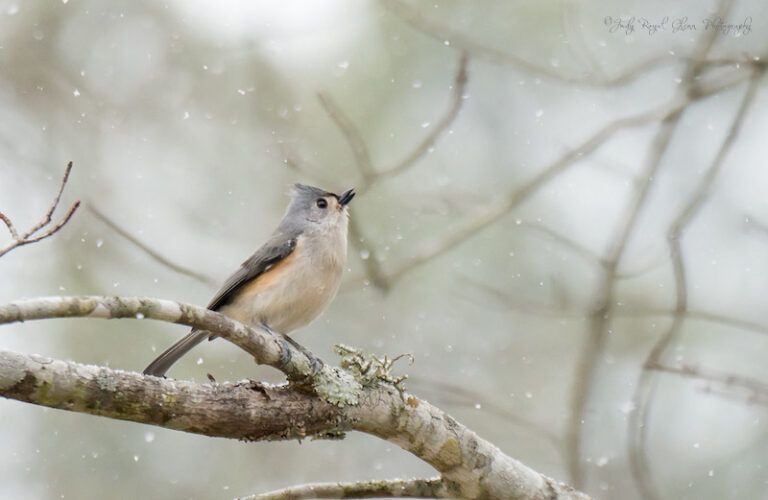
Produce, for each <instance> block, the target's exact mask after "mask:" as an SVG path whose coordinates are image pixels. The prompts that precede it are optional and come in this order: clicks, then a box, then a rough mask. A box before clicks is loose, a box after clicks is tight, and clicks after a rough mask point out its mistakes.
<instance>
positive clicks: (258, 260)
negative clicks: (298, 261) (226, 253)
mask: <svg viewBox="0 0 768 500" xmlns="http://www.w3.org/2000/svg"><path fill="white" fill-rule="evenodd" d="M296 242H297V238H296V237H290V236H288V235H285V234H282V233H278V234H275V235H274V236H272V238H270V239H269V241H267V242H266V243H265V244H264V245H262V246H261V248H259V249H258V250H256V253H254V254H253V255H251V256H250V257H249V258H248V259H247V260H246V261H245V262H243V263H242V264H241V265H240V269H238V270H237V271H235V273H234V274H233V275H232V276H230V277H229V278H227V281H225V282H224V285H222V287H221V289H220V290H219V291H218V292H217V293H216V295H215V296H214V297H213V299H211V302H210V303H209V304H208V309H210V310H212V311H217V310H218V309H219V308H221V307H222V306H225V305H227V304H228V303H229V302H230V301H231V300H232V299H233V298H234V297H235V295H237V291H238V290H239V289H240V287H241V286H243V285H246V284H248V283H250V282H251V281H253V280H255V279H256V278H258V277H259V276H261V275H262V274H264V273H265V272H267V271H269V270H270V269H272V268H273V267H274V266H275V265H276V264H277V263H279V262H280V261H281V260H283V259H284V258H286V257H288V256H289V255H291V253H292V252H293V250H294V249H295V248H296Z"/></svg>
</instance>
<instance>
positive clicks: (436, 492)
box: [239, 478, 451, 500]
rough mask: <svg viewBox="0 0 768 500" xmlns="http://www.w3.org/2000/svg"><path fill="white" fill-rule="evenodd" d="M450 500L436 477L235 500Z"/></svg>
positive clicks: (316, 486) (318, 486)
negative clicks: (339, 499) (442, 499)
mask: <svg viewBox="0 0 768 500" xmlns="http://www.w3.org/2000/svg"><path fill="white" fill-rule="evenodd" d="M390 497H397V498H451V495H449V492H448V488H447V487H446V485H445V483H444V482H443V480H442V479H440V478H434V479H389V480H378V481H376V480H374V481H355V482H348V483H312V484H303V485H300V486H291V487H289V488H284V489H281V490H275V491H271V492H269V493H262V494H260V495H251V496H247V497H241V498H240V499H239V500H289V499H290V500H301V499H308V498H390Z"/></svg>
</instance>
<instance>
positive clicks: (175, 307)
mask: <svg viewBox="0 0 768 500" xmlns="http://www.w3.org/2000/svg"><path fill="white" fill-rule="evenodd" d="M78 317H80V318H85V317H88V318H100V319H122V318H128V319H153V320H159V321H167V322H170V323H178V324H181V325H187V326H190V327H193V328H197V329H198V330H208V331H210V332H213V333H216V334H217V335H220V336H221V337H223V338H225V339H227V340H229V341H230V342H232V343H234V344H235V345H237V346H238V347H240V348H241V349H243V350H244V351H246V352H248V353H249V354H251V355H252V356H253V357H254V358H255V359H256V361H257V362H258V363H260V364H264V365H269V366H272V367H274V368H277V369H278V370H280V371H282V372H283V373H285V374H286V375H287V376H288V378H289V379H294V380H302V379H307V378H309V377H310V376H312V373H313V372H312V364H311V362H310V360H309V359H308V358H307V356H306V355H305V354H304V353H302V352H301V351H299V350H298V349H296V348H295V347H294V346H293V345H291V344H290V343H288V342H286V341H285V340H284V339H283V338H281V337H280V338H278V337H276V336H273V335H272V334H270V333H269V332H267V331H266V330H261V329H258V330H257V329H254V328H250V327H248V326H245V325H243V324H242V323H238V322H237V321H235V320H232V319H230V318H228V317H227V316H224V315H223V314H220V313H217V312H215V311H211V310H209V309H206V308H203V307H198V306H193V305H190V304H181V303H178V302H173V301H170V300H160V299H151V298H146V297H141V298H140V297H98V296H90V297H89V296H86V297H48V298H43V299H34V300H20V301H16V302H11V303H9V304H6V305H3V306H0V324H5V323H15V322H20V321H30V320H39V319H50V318H78Z"/></svg>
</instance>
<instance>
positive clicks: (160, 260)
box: [86, 203, 218, 287]
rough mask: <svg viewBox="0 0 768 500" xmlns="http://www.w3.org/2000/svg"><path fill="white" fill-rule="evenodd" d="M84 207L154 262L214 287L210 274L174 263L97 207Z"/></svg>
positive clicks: (214, 282) (214, 281)
mask: <svg viewBox="0 0 768 500" xmlns="http://www.w3.org/2000/svg"><path fill="white" fill-rule="evenodd" d="M86 209H87V210H88V211H89V212H90V213H91V214H93V215H94V217H96V218H97V219H99V220H100V221H101V222H103V223H104V224H105V225H106V226H107V227H109V228H110V229H112V230H113V231H114V232H116V233H117V234H119V235H120V236H122V237H123V238H125V239H126V240H128V241H129V242H130V243H132V244H133V245H134V246H136V247H137V248H138V249H139V250H141V251H143V252H144V253H146V254H147V255H148V256H149V257H151V258H152V259H153V260H154V261H155V262H157V263H158V264H160V265H162V266H165V267H167V268H168V269H170V270H171V271H174V272H176V273H179V274H183V275H184V276H187V277H189V278H192V279H193V280H195V281H198V282H200V283H202V284H204V285H208V286H211V287H216V286H217V285H218V283H217V282H216V280H214V279H213V278H211V277H210V276H206V275H204V274H201V273H198V272H197V271H194V270H192V269H190V268H188V267H184V266H182V265H180V264H176V263H175V262H172V261H170V260H169V259H167V258H165V257H163V256H162V255H160V253H158V252H157V251H156V250H154V249H152V248H151V247H150V246H149V245H147V244H146V243H143V242H142V241H141V240H139V239H138V238H136V237H135V236H133V235H132V234H131V233H129V232H128V231H126V230H125V229H123V228H122V227H120V226H119V225H118V224H117V223H116V222H115V221H113V220H112V219H110V218H109V217H107V216H106V215H104V213H102V212H101V211H100V210H99V209H98V208H96V207H95V206H94V205H92V204H90V203H89V204H88V205H86Z"/></svg>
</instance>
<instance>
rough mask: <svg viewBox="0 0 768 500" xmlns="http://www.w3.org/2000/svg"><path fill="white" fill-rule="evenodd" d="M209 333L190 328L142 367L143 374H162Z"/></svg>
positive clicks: (156, 375)
mask: <svg viewBox="0 0 768 500" xmlns="http://www.w3.org/2000/svg"><path fill="white" fill-rule="evenodd" d="M210 335H211V332H207V331H205V330H192V331H191V332H189V334H188V335H187V336H186V337H184V338H183V339H181V340H179V341H178V342H176V343H175V344H173V345H172V346H171V347H169V348H168V349H166V350H165V351H164V352H163V353H162V354H161V355H160V356H158V357H156V358H155V360H154V361H152V362H151V363H150V364H149V366H147V367H146V368H145V369H144V375H154V376H155V377H162V376H164V375H165V372H167V371H168V369H169V368H170V367H171V365H173V364H174V363H175V362H176V361H178V360H179V358H181V357H182V356H184V355H185V354H186V353H188V352H189V351H190V350H191V349H192V348H193V347H195V346H196V345H197V344H199V343H200V342H202V341H203V340H205V339H207V338H208V337H209V336H210Z"/></svg>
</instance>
